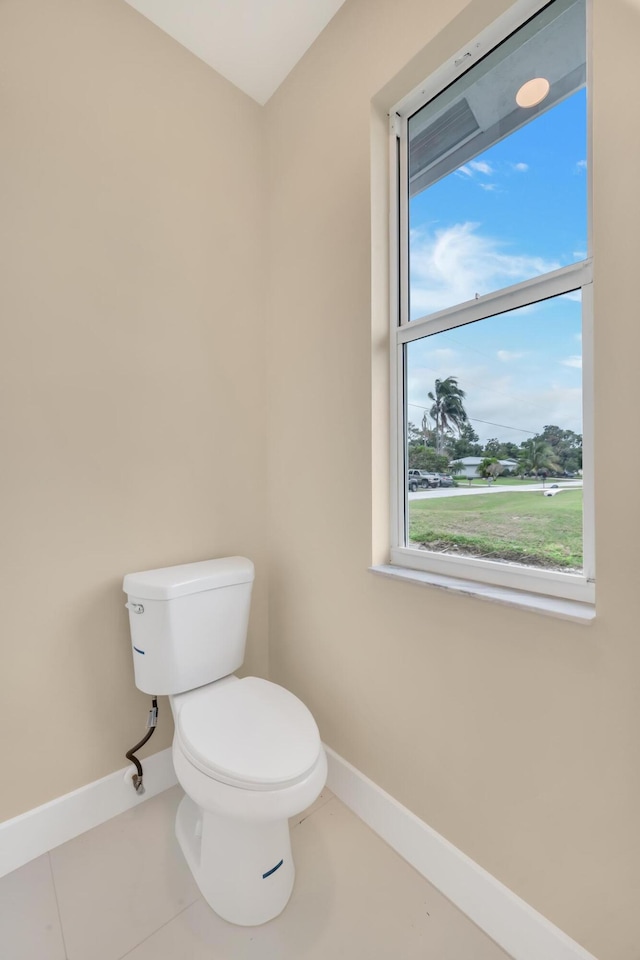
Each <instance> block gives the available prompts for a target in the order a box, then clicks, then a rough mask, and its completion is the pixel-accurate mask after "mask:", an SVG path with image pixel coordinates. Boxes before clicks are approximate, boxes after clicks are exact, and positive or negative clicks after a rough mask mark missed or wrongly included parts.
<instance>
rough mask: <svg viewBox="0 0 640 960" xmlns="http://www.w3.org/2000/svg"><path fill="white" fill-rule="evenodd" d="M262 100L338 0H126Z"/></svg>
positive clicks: (328, 17)
mask: <svg viewBox="0 0 640 960" xmlns="http://www.w3.org/2000/svg"><path fill="white" fill-rule="evenodd" d="M127 3H129V4H130V5H131V6H132V7H134V8H135V9H136V10H138V11H139V12H140V13H141V14H143V15H144V16H145V17H147V19H149V20H151V22H152V23H155V24H156V26H158V27H160V29H161V30H164V32H165V33H168V34H169V36H170V37H173V38H174V40H177V41H178V43H181V44H182V46H184V47H186V48H187V50H190V51H191V52H192V53H195V55H196V56H197V57H200V59H201V60H204V62H205V63H208V64H209V66H210V67H213V68H214V70H217V72H218V73H221V74H222V76H223V77H226V78H227V80H230V81H231V83H234V84H235V85H236V86H237V87H239V88H240V89H241V90H244V92H245V93H247V94H248V95H249V96H250V97H253V99H254V100H257V102H258V103H260V104H264V103H266V102H267V100H268V99H269V97H270V96H271V94H272V93H274V91H275V90H277V88H278V87H279V86H280V84H281V83H282V81H283V80H284V78H285V77H286V76H287V74H288V73H289V72H290V71H291V70H292V69H293V67H294V66H295V64H296V63H297V62H298V60H299V59H300V58H301V57H302V55H303V54H304V53H305V52H306V51H307V50H308V49H309V47H310V46H311V44H312V43H313V41H314V40H315V39H316V37H317V36H318V35H319V34H320V33H321V32H322V30H324V28H325V27H326V25H327V24H328V22H329V20H331V18H332V17H333V15H334V14H335V13H336V11H337V10H338V9H339V8H340V7H341V6H342V4H343V3H344V0H127Z"/></svg>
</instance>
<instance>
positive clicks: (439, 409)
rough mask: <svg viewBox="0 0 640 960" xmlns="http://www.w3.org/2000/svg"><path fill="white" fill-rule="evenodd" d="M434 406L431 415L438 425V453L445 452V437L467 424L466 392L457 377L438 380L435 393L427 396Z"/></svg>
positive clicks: (430, 411) (430, 392)
mask: <svg viewBox="0 0 640 960" xmlns="http://www.w3.org/2000/svg"><path fill="white" fill-rule="evenodd" d="M427 396H428V397H429V400H432V401H433V406H432V407H431V409H430V410H429V415H430V416H431V418H432V419H433V420H434V421H435V425H436V452H437V453H443V452H444V436H445V433H446V432H447V431H451V430H457V431H458V432H459V431H460V428H461V427H462V426H463V424H465V423H466V422H467V411H466V410H465V409H464V405H463V403H462V401H463V400H464V397H465V392H464V390H461V389H460V387H459V386H458V380H457V378H456V377H447V378H446V380H436V384H435V392H432V391H431V390H430V391H429V393H428V394H427Z"/></svg>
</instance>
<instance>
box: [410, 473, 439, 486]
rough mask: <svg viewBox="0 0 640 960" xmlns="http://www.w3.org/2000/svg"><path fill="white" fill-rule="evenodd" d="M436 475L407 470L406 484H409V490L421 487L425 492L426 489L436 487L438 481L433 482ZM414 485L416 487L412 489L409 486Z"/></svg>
mask: <svg viewBox="0 0 640 960" xmlns="http://www.w3.org/2000/svg"><path fill="white" fill-rule="evenodd" d="M435 476H436V474H434V473H427V471H426V470H409V472H408V474H407V483H408V484H409V490H413V489H416V490H417V488H418V487H422V489H423V490H426V489H427V487H437V486H438V481H437V480H435V481H434V479H433V478H434V477H435ZM412 483H415V484H416V487H415V488H414V487H412V486H411V484H412Z"/></svg>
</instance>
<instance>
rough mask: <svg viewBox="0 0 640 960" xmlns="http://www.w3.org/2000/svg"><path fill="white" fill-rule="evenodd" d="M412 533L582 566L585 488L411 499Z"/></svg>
mask: <svg viewBox="0 0 640 960" xmlns="http://www.w3.org/2000/svg"><path fill="white" fill-rule="evenodd" d="M409 539H410V541H411V542H413V543H419V544H423V545H424V546H425V547H428V548H429V549H430V550H438V551H446V552H447V553H458V554H461V555H466V556H474V557H484V558H485V559H487V560H510V561H512V562H516V563H525V564H528V565H530V566H539V567H547V568H549V569H558V568H566V567H570V568H572V569H580V568H581V567H582V490H562V491H561V492H560V493H558V494H557V495H556V496H554V497H545V496H543V494H542V493H541V492H540V491H532V492H531V493H493V494H492V493H488V494H487V495H486V496H483V495H482V494H474V495H470V496H468V497H439V498H437V499H433V500H428V499H425V500H412V501H411V502H410V503H409Z"/></svg>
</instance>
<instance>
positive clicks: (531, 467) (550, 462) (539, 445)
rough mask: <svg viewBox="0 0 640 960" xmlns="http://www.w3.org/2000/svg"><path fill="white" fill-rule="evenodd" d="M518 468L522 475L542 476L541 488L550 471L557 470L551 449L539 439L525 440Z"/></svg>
mask: <svg viewBox="0 0 640 960" xmlns="http://www.w3.org/2000/svg"><path fill="white" fill-rule="evenodd" d="M519 467H520V470H521V472H522V473H534V474H536V476H540V475H541V476H542V486H544V481H545V480H546V478H547V474H548V473H549V471H550V470H558V469H559V466H558V462H557V461H556V459H555V454H554V452H553V448H552V447H551V445H550V444H548V443H545V441H544V440H542V439H541V438H540V437H534V438H533V439H532V440H525V442H524V443H523V444H522V456H521V458H520V463H519Z"/></svg>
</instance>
